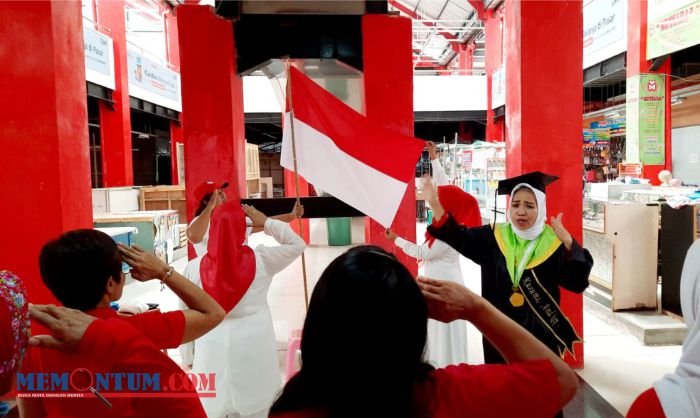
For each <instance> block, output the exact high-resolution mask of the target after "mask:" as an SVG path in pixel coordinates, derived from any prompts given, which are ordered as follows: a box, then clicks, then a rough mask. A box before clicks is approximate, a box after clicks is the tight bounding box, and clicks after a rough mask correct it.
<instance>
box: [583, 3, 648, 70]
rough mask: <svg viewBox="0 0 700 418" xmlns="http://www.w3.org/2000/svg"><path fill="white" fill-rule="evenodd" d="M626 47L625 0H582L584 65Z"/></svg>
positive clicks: (619, 51) (592, 63)
mask: <svg viewBox="0 0 700 418" xmlns="http://www.w3.org/2000/svg"><path fill="white" fill-rule="evenodd" d="M633 1H636V0H633ZM626 50H627V0H587V1H585V2H584V4H583V68H588V67H590V66H591V65H594V64H597V63H599V62H601V61H604V60H606V59H608V58H610V57H613V56H615V55H617V54H620V53H622V52H625V51H626Z"/></svg>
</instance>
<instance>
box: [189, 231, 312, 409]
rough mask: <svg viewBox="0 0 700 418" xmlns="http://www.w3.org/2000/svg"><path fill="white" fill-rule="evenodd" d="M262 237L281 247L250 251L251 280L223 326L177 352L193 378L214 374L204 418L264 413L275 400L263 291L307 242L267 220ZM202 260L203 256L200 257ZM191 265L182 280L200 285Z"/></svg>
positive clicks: (276, 378) (273, 353) (277, 378)
mask: <svg viewBox="0 0 700 418" xmlns="http://www.w3.org/2000/svg"><path fill="white" fill-rule="evenodd" d="M265 233H266V234H268V235H271V236H272V237H274V238H275V240H276V241H277V242H279V243H280V244H281V245H279V246H274V247H268V246H264V245H260V246H258V247H256V248H255V250H254V252H255V263H256V266H255V278H254V279H253V283H252V284H251V286H250V288H249V289H248V291H247V292H246V294H245V295H244V296H243V298H242V299H241V301H240V302H238V304H237V305H236V306H235V307H234V308H233V309H232V310H231V311H230V312H229V313H228V314H227V315H226V318H225V319H224V321H223V322H222V323H221V324H219V325H218V326H217V327H216V328H214V329H213V330H211V331H209V332H208V333H207V334H205V335H204V336H202V337H200V338H199V339H197V340H196V341H195V343H194V354H193V356H191V352H192V350H191V349H188V348H186V347H181V350H180V351H181V352H182V353H183V363H185V364H187V360H188V359H189V357H191V358H192V372H193V373H216V397H215V398H202V406H204V410H205V412H206V413H207V416H208V417H209V418H218V417H223V416H226V415H232V414H240V415H242V416H246V415H252V414H255V413H260V411H266V410H267V409H268V408H269V407H270V406H271V405H272V402H273V401H274V400H275V398H276V396H277V394H278V392H279V390H280V388H281V387H282V378H281V375H280V371H279V365H278V359H277V345H276V340H275V332H274V328H273V325H272V316H271V314H270V308H269V306H268V304H267V292H268V290H269V288H270V284H271V282H272V277H273V276H274V275H275V274H277V273H279V272H280V271H282V270H283V269H285V268H286V267H287V266H289V265H290V264H291V263H292V262H293V261H294V260H296V259H297V258H298V257H299V256H300V255H301V253H302V252H303V251H304V249H305V248H306V243H305V242H304V240H302V239H301V238H300V237H299V236H298V235H296V234H295V233H294V231H292V229H291V228H290V227H289V225H288V224H287V223H285V222H281V221H277V220H274V219H269V218H268V220H267V222H266V223H265ZM202 255H203V254H202ZM201 260H202V256H200V257H198V258H196V259H194V260H192V261H190V262H189V263H188V265H187V267H186V268H185V272H184V275H185V276H186V277H188V278H189V279H190V280H192V281H193V282H194V283H195V284H197V285H199V286H201V279H200V276H199V264H200V262H201Z"/></svg>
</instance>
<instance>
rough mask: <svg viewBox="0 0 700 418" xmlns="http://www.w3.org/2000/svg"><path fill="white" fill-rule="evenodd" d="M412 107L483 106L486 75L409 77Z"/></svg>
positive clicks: (477, 108)
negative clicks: (411, 83)
mask: <svg viewBox="0 0 700 418" xmlns="http://www.w3.org/2000/svg"><path fill="white" fill-rule="evenodd" d="M413 110H414V111H416V112H421V111H423V112H425V111H433V112H435V111H450V110H486V76H472V75H449V76H448V75H446V76H416V77H413Z"/></svg>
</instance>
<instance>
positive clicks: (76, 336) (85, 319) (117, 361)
mask: <svg viewBox="0 0 700 418" xmlns="http://www.w3.org/2000/svg"><path fill="white" fill-rule="evenodd" d="M29 314H30V315H31V318H32V319H33V320H35V321H37V322H39V323H40V324H41V325H43V326H44V327H45V328H46V329H48V330H49V332H50V333H51V334H50V335H49V334H47V335H35V336H33V337H31V338H30V339H29V345H30V346H32V347H34V348H39V347H41V348H42V349H44V350H60V351H61V352H62V353H64V354H65V355H69V356H70V355H76V356H78V357H80V358H86V359H90V360H91V361H92V362H94V363H99V364H101V365H102V366H103V367H104V369H105V370H108V371H109V372H110V373H142V372H143V371H144V370H148V371H149V372H151V373H158V374H159V375H160V376H161V379H162V380H164V381H168V380H169V378H168V377H169V376H171V375H176V376H178V375H181V374H182V370H181V369H180V367H179V366H178V365H177V364H175V363H174V362H173V361H172V360H171V359H170V358H169V357H168V356H166V355H165V354H163V352H162V351H161V350H160V349H159V348H158V347H156V346H155V345H154V344H153V343H152V342H151V341H149V340H148V339H147V338H145V337H144V336H143V334H142V333H141V332H140V331H137V330H136V328H134V327H133V326H132V325H131V324H129V322H128V321H123V320H120V319H118V318H110V319H97V318H95V317H93V316H90V315H87V314H85V313H83V312H81V311H78V310H76V309H69V308H65V307H56V306H53V305H31V306H30V308H29ZM178 395H181V396H178V397H174V398H158V397H141V398H135V399H134V400H133V401H132V403H131V405H130V406H131V409H130V411H121V412H122V413H124V414H123V415H119V416H137V417H168V418H185V417H186V418H205V417H206V415H205V414H204V409H203V408H202V404H201V402H200V401H199V398H198V397H197V395H196V392H195V391H194V389H192V388H188V387H186V386H185V387H182V388H181V389H180V390H179V391H178ZM187 395H190V396H187ZM80 415H83V413H81V411H74V412H73V413H70V414H67V415H65V416H71V417H73V416H80ZM22 416H24V415H22ZM93 416H94V417H98V416H99V417H102V416H109V415H108V414H107V413H105V412H104V411H103V412H102V413H100V414H99V415H93Z"/></svg>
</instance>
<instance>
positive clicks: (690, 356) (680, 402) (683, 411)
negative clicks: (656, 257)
mask: <svg viewBox="0 0 700 418" xmlns="http://www.w3.org/2000/svg"><path fill="white" fill-rule="evenodd" d="M680 291H681V310H682V311H683V320H684V321H685V323H686V325H687V326H688V336H687V337H686V338H685V342H683V354H682V355H681V359H680V361H679V362H678V367H676V371H675V372H674V373H673V374H667V375H666V376H664V377H663V378H662V379H661V380H657V381H656V382H654V390H655V391H656V394H657V396H658V397H659V401H661V406H662V407H663V409H664V414H665V415H666V417H667V418H700V321H698V310H700V241H695V243H694V244H693V245H692V246H691V247H690V249H689V250H688V253H687V255H686V257H685V264H683V273H682V275H681V289H680Z"/></svg>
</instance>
